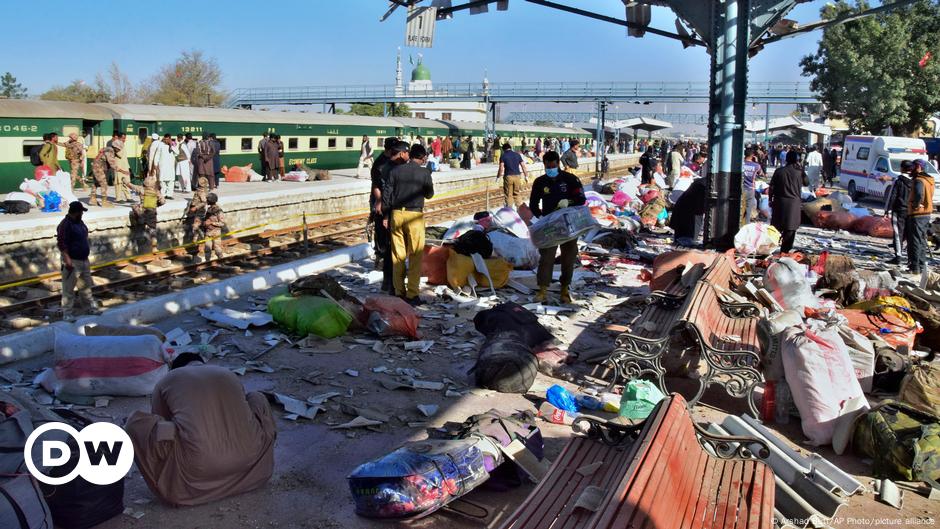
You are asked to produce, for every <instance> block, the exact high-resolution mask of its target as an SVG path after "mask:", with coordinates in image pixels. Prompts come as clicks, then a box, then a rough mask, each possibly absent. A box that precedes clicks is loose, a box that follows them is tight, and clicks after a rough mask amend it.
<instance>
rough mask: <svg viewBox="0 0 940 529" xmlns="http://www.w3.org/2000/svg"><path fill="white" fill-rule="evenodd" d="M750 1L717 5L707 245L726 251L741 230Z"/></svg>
mask: <svg viewBox="0 0 940 529" xmlns="http://www.w3.org/2000/svg"><path fill="white" fill-rule="evenodd" d="M750 4H751V0H724V1H716V2H713V3H712V13H711V14H712V22H713V27H712V31H711V39H710V48H711V57H712V60H711V76H710V84H711V93H710V95H709V115H710V118H711V119H710V120H709V124H708V145H709V166H708V177H707V178H708V182H707V184H708V193H707V196H706V210H705V234H704V242H705V246H706V247H708V248H715V249H718V250H725V249H728V248H731V247H732V246H733V245H734V235H735V234H736V233H737V232H738V229H739V228H740V226H741V209H742V208H741V205H742V204H741V201H742V187H741V186H742V178H741V167H742V164H743V159H744V136H745V134H744V132H745V131H744V113H745V110H746V105H747V60H748V45H747V44H748V42H750V18H749V16H748V14H749V13H750Z"/></svg>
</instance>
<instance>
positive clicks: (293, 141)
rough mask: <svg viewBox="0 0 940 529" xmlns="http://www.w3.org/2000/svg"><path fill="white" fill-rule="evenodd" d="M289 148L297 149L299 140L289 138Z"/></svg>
mask: <svg viewBox="0 0 940 529" xmlns="http://www.w3.org/2000/svg"><path fill="white" fill-rule="evenodd" d="M287 148H288V149H296V148H297V138H287Z"/></svg>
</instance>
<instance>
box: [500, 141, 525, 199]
mask: <svg viewBox="0 0 940 529" xmlns="http://www.w3.org/2000/svg"><path fill="white" fill-rule="evenodd" d="M500 177H502V178H503V203H504V204H505V205H506V206H507V207H513V208H516V207H519V206H520V205H521V204H524V203H525V202H524V201H523V200H522V185H523V177H524V178H525V183H529V171H528V170H527V169H526V167H525V161H523V159H522V155H521V154H519V153H517V152H516V151H514V150H512V146H511V145H509V143H504V144H503V154H502V155H500V157H499V170H498V171H497V172H496V180H497V181H499V178H500Z"/></svg>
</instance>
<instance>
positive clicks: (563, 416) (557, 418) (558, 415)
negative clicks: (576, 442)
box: [539, 401, 581, 425]
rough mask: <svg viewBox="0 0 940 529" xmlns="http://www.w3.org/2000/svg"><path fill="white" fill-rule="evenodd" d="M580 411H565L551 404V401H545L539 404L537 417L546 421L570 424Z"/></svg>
mask: <svg viewBox="0 0 940 529" xmlns="http://www.w3.org/2000/svg"><path fill="white" fill-rule="evenodd" d="M579 415H581V414H580V413H574V412H570V411H565V410H563V409H561V408H556V407H555V406H553V405H552V403H551V402H548V401H545V402H543V403H542V405H541V406H539V417H541V418H543V419H545V420H546V421H548V422H550V423H554V424H569V425H570V424H571V423H573V422H574V420H575V419H577V418H578V416H579Z"/></svg>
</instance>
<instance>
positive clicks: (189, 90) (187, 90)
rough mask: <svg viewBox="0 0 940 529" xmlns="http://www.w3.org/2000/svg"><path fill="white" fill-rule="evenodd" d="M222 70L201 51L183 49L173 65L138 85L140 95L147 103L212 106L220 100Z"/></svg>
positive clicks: (221, 95) (167, 66)
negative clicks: (139, 86)
mask: <svg viewBox="0 0 940 529" xmlns="http://www.w3.org/2000/svg"><path fill="white" fill-rule="evenodd" d="M221 82H222V69H221V68H219V63H218V62H217V61H216V60H215V59H214V58H212V57H206V56H205V55H204V54H203V52H202V51H199V50H191V51H184V52H183V54H182V55H181V56H180V58H179V59H177V60H176V61H175V62H174V63H173V64H169V65H166V66H164V67H163V68H161V69H160V71H159V72H158V73H157V74H156V75H155V76H154V77H152V78H151V79H150V80H149V81H148V82H146V83H144V84H143V85H142V86H141V90H140V95H141V99H143V100H144V101H145V102H147V103H159V104H161V105H181V106H212V105H217V104H219V103H221V102H222V99H223V97H224V95H223V94H222V92H220V91H219V87H220V84H221Z"/></svg>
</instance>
